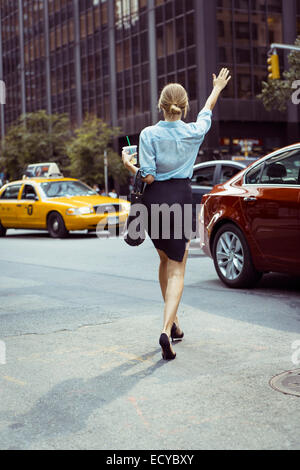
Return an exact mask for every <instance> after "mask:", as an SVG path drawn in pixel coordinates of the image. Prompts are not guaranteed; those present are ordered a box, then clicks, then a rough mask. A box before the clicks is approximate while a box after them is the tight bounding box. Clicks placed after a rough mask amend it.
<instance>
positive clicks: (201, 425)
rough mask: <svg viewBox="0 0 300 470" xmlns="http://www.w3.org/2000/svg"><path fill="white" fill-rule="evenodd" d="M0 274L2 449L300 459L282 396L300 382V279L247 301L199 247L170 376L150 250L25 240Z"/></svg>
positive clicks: (8, 246)
mask: <svg viewBox="0 0 300 470" xmlns="http://www.w3.org/2000/svg"><path fill="white" fill-rule="evenodd" d="M0 266H1V271H0V449H109V450H111V449H120V450H125V449H126V450H127V449H128V450H129V449H147V450H148V449H149V450H150V449H151V450H163V449H177V450H180V449H186V450H198V449H300V420H299V411H300V397H296V396H292V395H284V394H283V393H280V392H278V391H275V390H274V389H273V388H271V386H270V385H269V381H270V379H271V378H272V377H273V376H275V375H277V374H279V373H281V372H283V371H285V370H290V369H297V368H300V365H296V364H295V363H294V362H293V360H292V354H293V352H295V351H294V350H293V349H292V345H293V344H294V342H295V341H299V340H300V322H299V320H300V283H299V278H298V279H297V278H291V277H288V276H283V275H278V274H269V275H267V276H265V277H264V279H263V280H262V281H261V283H260V284H259V285H258V286H257V287H256V288H255V289H252V290H239V291H233V290H230V289H228V288H226V287H224V286H223V285H222V284H221V283H220V281H219V279H218V278H217V275H216V273H215V271H214V267H213V263H212V261H211V260H210V259H209V258H206V257H205V256H203V254H202V253H201V251H200V250H198V247H197V245H194V246H193V247H192V249H191V251H190V255H189V260H188V264H187V274H186V282H185V291H184V295H183V299H182V303H181V306H180V310H179V316H180V318H181V324H182V328H183V330H184V332H185V338H184V340H183V341H182V342H180V343H178V344H176V345H175V346H174V347H175V350H176V352H177V357H176V360H175V361H171V362H165V361H163V360H162V359H161V351H160V347H159V345H158V338H159V334H160V329H161V326H162V311H163V303H162V298H161V294H160V290H159V284H158V282H157V268H158V257H157V255H156V252H155V250H154V248H153V247H152V244H151V242H150V241H149V240H146V242H145V243H144V244H143V245H142V246H141V247H139V248H131V247H128V246H127V245H126V244H125V243H124V242H123V241H122V240H121V239H106V238H102V239H98V238H96V237H95V236H91V235H89V236H87V235H86V234H83V233H77V234H72V235H71V236H70V238H68V239H66V240H53V239H50V238H49V237H48V235H47V234H46V233H42V232H41V233H39V232H26V233H25V232H20V231H13V230H12V231H9V232H8V236H7V237H6V238H5V239H1V241H0ZM1 346H2V356H1ZM4 348H5V349H4ZM4 352H5V355H4ZM294 357H295V356H294ZM298 357H299V359H300V353H299V356H298ZM1 358H2V360H1ZM1 362H2V363H1ZM3 362H5V363H3Z"/></svg>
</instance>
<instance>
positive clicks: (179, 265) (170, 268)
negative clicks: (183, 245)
mask: <svg viewBox="0 0 300 470" xmlns="http://www.w3.org/2000/svg"><path fill="white" fill-rule="evenodd" d="M188 248H189V244H188V245H187V249H186V251H185V255H184V258H183V261H182V262H177V261H173V260H170V259H169V260H168V265H167V277H168V283H167V289H166V291H165V309H164V325H163V333H166V334H167V335H168V336H170V334H171V328H172V325H173V323H174V322H175V323H176V325H177V326H179V325H178V317H177V310H178V306H179V302H180V300H181V297H182V292H183V287H184V274H185V267H186V261H187V257H188Z"/></svg>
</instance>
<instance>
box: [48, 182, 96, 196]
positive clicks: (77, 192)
mask: <svg viewBox="0 0 300 470" xmlns="http://www.w3.org/2000/svg"><path fill="white" fill-rule="evenodd" d="M41 189H42V191H43V192H44V194H45V196H46V197H68V196H97V193H96V191H94V190H93V189H91V188H90V187H89V186H87V185H86V184H84V183H81V182H80V181H48V182H47V183H41Z"/></svg>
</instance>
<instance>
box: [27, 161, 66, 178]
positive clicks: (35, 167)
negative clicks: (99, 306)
mask: <svg viewBox="0 0 300 470" xmlns="http://www.w3.org/2000/svg"><path fill="white" fill-rule="evenodd" d="M57 177H61V178H63V174H62V173H61V171H60V169H59V167H58V165H57V163H53V162H47V163H33V164H31V165H27V167H26V169H25V171H24V174H23V179H25V178H57Z"/></svg>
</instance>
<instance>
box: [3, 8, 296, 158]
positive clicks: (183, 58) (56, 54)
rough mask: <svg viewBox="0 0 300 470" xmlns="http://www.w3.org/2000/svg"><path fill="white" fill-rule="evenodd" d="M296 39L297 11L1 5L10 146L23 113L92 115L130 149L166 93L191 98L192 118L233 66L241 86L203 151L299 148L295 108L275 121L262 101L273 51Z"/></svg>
mask: <svg viewBox="0 0 300 470" xmlns="http://www.w3.org/2000/svg"><path fill="white" fill-rule="evenodd" d="M297 34H300V0H288V1H284V0H209V1H207V0H0V38H1V40H0V79H1V80H4V81H5V84H6V90H7V99H6V104H5V105H1V119H0V125H1V135H2V136H4V135H5V132H6V130H7V129H8V127H9V126H10V125H11V124H12V123H14V122H15V120H16V119H17V118H18V116H19V115H20V114H22V113H26V112H31V111H35V110H39V109H46V110H47V112H48V113H52V112H53V113H54V112H59V113H60V112H67V113H69V115H70V118H71V121H72V123H73V124H74V125H80V123H81V122H82V120H83V118H84V116H85V115H86V114H87V113H91V114H96V115H97V116H99V117H101V118H103V119H104V120H105V121H107V122H108V123H110V124H111V125H114V126H120V127H121V129H122V136H121V137H120V139H119V146H120V147H121V146H122V145H123V144H125V136H126V135H129V136H130V138H131V141H132V142H133V143H134V142H137V140H138V136H139V133H140V131H141V130H142V128H143V127H145V126H148V125H151V124H153V123H155V122H157V120H158V119H160V115H159V113H158V110H157V101H158V96H159V93H160V91H161V89H162V88H163V86H164V85H165V84H167V83H168V82H179V83H181V84H182V85H183V86H185V87H186V88H187V90H188V93H189V97H190V101H191V110H190V114H189V116H188V120H193V119H195V118H196V116H197V113H198V111H199V109H200V108H201V107H202V106H203V105H204V103H205V100H206V98H207V96H208V95H209V93H210V91H211V86H212V78H211V77H212V73H214V72H216V71H217V70H218V69H220V68H221V67H223V66H226V67H228V68H230V70H231V71H232V76H233V79H232V81H231V83H230V86H229V87H228V88H227V89H226V91H225V92H224V94H223V96H222V99H221V100H220V105H219V106H218V108H216V110H215V112H214V122H213V126H212V130H211V132H210V133H209V135H208V136H207V137H206V139H205V142H204V145H203V149H204V150H205V149H206V150H207V152H208V155H211V153H212V152H213V151H214V150H216V149H218V148H219V147H220V146H222V147H223V149H224V151H226V150H228V151H230V152H232V151H234V147H235V144H236V143H237V142H238V141H240V140H243V139H244V140H245V139H248V140H249V142H250V141H251V140H252V141H253V142H255V141H256V144H257V145H259V146H262V147H263V148H264V150H269V149H270V148H273V147H277V146H280V145H284V144H286V143H289V142H292V141H295V140H299V138H298V135H299V124H298V122H299V110H298V107H296V106H295V105H293V106H289V110H288V111H287V113H274V112H272V113H268V112H266V111H265V109H264V108H263V105H262V103H261V102H259V101H258V100H257V98H256V96H257V94H258V93H259V92H260V91H261V82H262V80H265V79H266V78H267V65H266V61H267V52H268V50H269V45H270V43H272V42H284V43H293V42H294V41H295V38H296V36H297ZM286 61H287V57H286V55H285V56H284V55H281V65H282V67H284V66H285V65H286ZM299 79H300V77H299Z"/></svg>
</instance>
